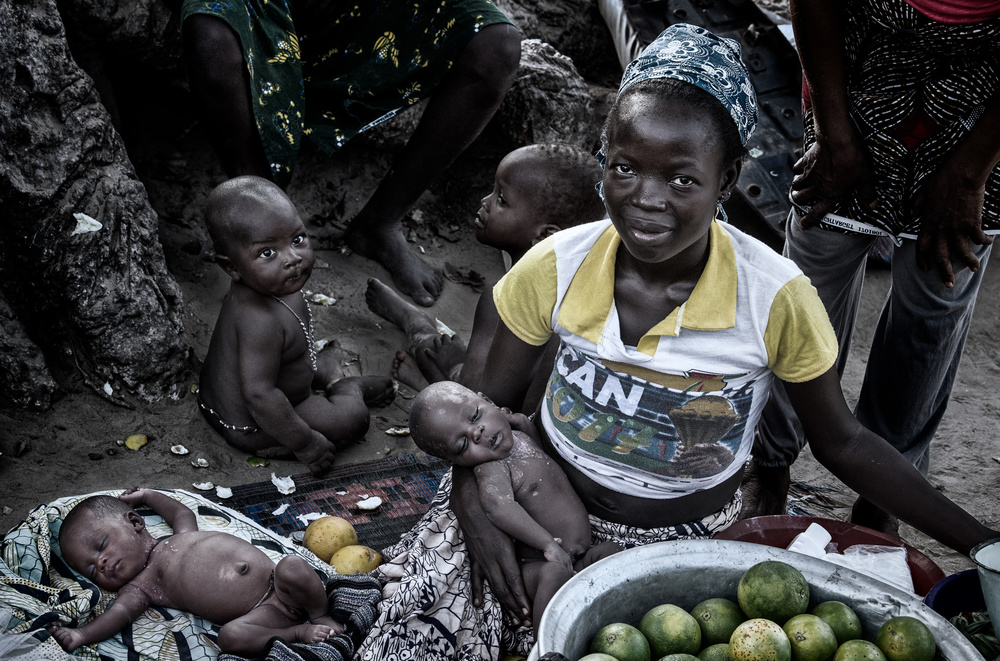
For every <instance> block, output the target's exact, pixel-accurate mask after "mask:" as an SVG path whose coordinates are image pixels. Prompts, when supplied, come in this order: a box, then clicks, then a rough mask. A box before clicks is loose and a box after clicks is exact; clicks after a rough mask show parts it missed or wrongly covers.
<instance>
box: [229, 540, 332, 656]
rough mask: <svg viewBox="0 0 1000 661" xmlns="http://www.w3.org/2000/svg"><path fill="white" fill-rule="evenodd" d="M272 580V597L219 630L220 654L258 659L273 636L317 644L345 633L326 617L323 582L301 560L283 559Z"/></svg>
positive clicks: (327, 607)
mask: <svg viewBox="0 0 1000 661" xmlns="http://www.w3.org/2000/svg"><path fill="white" fill-rule="evenodd" d="M273 580H274V585H273V588H274V591H273V593H272V594H269V595H267V597H266V598H265V599H264V601H263V602H262V603H261V604H260V605H258V606H257V607H256V608H254V609H253V610H251V611H250V612H249V613H247V614H246V615H244V616H242V617H239V618H237V619H235V620H232V621H231V622H229V623H227V624H225V625H224V626H223V627H222V628H221V629H220V630H219V647H221V648H222V651H223V652H229V653H233V654H239V655H241V656H249V657H257V656H261V655H262V654H263V652H264V648H265V647H266V645H267V641H269V640H270V639H271V638H273V637H274V636H277V637H279V638H281V639H282V640H285V641H287V642H290V643H317V642H321V641H324V640H326V639H327V638H330V637H331V636H334V635H336V634H338V633H340V632H342V631H343V630H344V627H343V625H342V624H340V623H339V622H336V621H335V620H333V618H331V617H330V616H329V604H328V602H327V598H326V589H325V588H324V586H323V581H322V580H321V579H320V578H319V576H318V575H317V574H316V572H315V570H313V568H312V567H310V566H309V563H307V562H306V561H305V560H304V559H303V558H301V557H299V556H286V557H284V558H282V559H281V561H280V562H278V565H277V566H276V567H275V568H274V578H273ZM306 621H308V623H306Z"/></svg>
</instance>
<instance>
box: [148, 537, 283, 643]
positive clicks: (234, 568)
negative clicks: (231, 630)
mask: <svg viewBox="0 0 1000 661" xmlns="http://www.w3.org/2000/svg"><path fill="white" fill-rule="evenodd" d="M274 566H275V563H274V562H272V561H271V559H270V558H269V557H267V555H266V554H265V553H264V552H263V551H261V550H260V549H258V548H257V547H255V546H254V545H253V544H251V543H249V542H247V541H245V540H243V539H240V538H239V537H235V536H233V535H230V534H228V533H224V532H209V531H201V530H195V531H191V532H184V533H180V534H177V535H174V536H172V537H168V538H167V539H165V540H163V541H162V542H160V543H159V544H157V545H156V547H155V548H154V549H153V552H152V553H151V554H150V558H149V564H148V565H147V566H146V569H145V570H144V571H143V572H142V573H141V574H139V576H137V577H136V579H135V581H134V583H135V584H136V587H138V588H139V589H141V590H143V591H144V592H145V593H146V594H147V595H149V597H150V599H151V601H152V603H153V605H155V606H166V607H169V608H177V609H180V610H185V611H188V612H191V613H194V614H195V615H198V616H201V617H204V618H206V619H208V620H210V621H211V622H214V623H215V624H225V623H227V622H229V621H231V620H234V619H236V618H237V617H240V616H241V615H245V614H246V613H248V612H249V611H250V610H251V609H252V608H253V607H254V606H255V605H256V604H257V603H258V602H259V601H260V599H261V597H263V596H264V595H265V593H266V592H267V590H268V587H269V585H270V582H271V575H272V573H273V572H274Z"/></svg>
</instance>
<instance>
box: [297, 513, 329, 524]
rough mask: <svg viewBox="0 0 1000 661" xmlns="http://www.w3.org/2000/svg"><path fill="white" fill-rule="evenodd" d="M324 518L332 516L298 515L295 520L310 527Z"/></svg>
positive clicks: (317, 514) (318, 514) (320, 514)
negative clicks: (317, 520)
mask: <svg viewBox="0 0 1000 661" xmlns="http://www.w3.org/2000/svg"><path fill="white" fill-rule="evenodd" d="M324 516H330V515H329V514H323V513H322V512H308V513H306V514H296V515H295V518H296V519H298V520H299V521H301V522H302V525H304V526H308V525H309V524H310V523H312V522H313V521H315V520H316V519H322V518H323V517H324Z"/></svg>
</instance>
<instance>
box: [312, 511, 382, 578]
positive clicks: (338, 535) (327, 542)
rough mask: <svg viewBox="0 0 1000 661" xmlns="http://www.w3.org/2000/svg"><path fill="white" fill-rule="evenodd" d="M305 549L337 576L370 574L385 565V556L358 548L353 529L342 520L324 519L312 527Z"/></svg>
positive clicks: (317, 521)
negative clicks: (383, 557) (383, 559)
mask: <svg viewBox="0 0 1000 661" xmlns="http://www.w3.org/2000/svg"><path fill="white" fill-rule="evenodd" d="M302 545H303V546H305V547H306V548H307V549H309V550H310V551H312V552H313V553H314V554H315V555H316V557H317V558H319V559H320V560H322V561H323V562H325V563H327V564H329V565H330V566H331V567H333V568H334V569H335V570H336V571H337V573H338V574H367V573H368V572H370V571H371V570H373V569H375V568H376V567H378V566H379V565H380V564H382V554H380V553H379V552H378V551H376V550H375V549H372V548H369V547H367V546H363V545H361V544H358V533H357V532H355V530H354V526H352V525H351V522H350V521H348V520H347V519H342V518H340V517H339V516H324V517H322V518H320V519H316V520H315V521H313V522H312V523H310V524H309V526H308V527H307V528H306V532H305V535H303V537H302Z"/></svg>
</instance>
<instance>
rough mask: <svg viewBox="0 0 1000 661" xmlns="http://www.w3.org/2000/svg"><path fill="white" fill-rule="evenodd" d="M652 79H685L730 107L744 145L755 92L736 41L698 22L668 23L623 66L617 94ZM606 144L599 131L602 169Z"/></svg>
mask: <svg viewBox="0 0 1000 661" xmlns="http://www.w3.org/2000/svg"><path fill="white" fill-rule="evenodd" d="M653 78H676V79H677V80H683V81H684V82H687V83H691V84H692V85H695V86H696V87H700V88H701V89H703V90H705V91H706V92H708V93H709V94H711V95H712V96H714V97H715V98H716V99H718V100H719V103H721V104H722V105H723V106H724V107H725V108H726V110H728V111H729V114H730V116H731V117H732V118H733V121H734V122H735V123H736V129H737V131H739V134H740V142H741V143H743V146H744V147H746V145H747V142H749V141H750V136H751V135H752V134H753V131H754V128H756V126H757V95H756V93H755V92H754V89H753V83H751V82H750V72H749V71H747V68H746V66H745V65H744V64H743V60H741V59H740V45H739V44H738V43H737V42H736V41H735V40H733V39H725V38H722V37H717V36H716V35H714V34H712V33H711V32H709V31H708V30H706V29H705V28H701V27H698V26H697V25H689V24H687V23H677V24H675V25H671V26H670V27H668V28H667V29H666V30H664V31H663V32H661V33H660V36H659V37H657V38H656V39H655V40H654V41H653V43H651V44H650V45H649V46H647V47H646V48H645V49H644V50H643V51H642V53H640V54H639V56H638V57H637V58H635V59H634V60H632V62H631V63H629V65H628V66H627V67H626V68H625V73H624V74H623V75H622V83H621V86H620V87H619V88H618V96H621V94H622V92H624V91H625V90H626V89H627V88H628V87H630V86H631V85H634V84H635V83H638V82H640V81H643V80H650V79H653ZM604 143H606V136H603V135H602V136H601V149H600V151H598V153H597V160H598V161H600V163H601V167H602V168H603V167H604V162H605V144H604Z"/></svg>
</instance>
